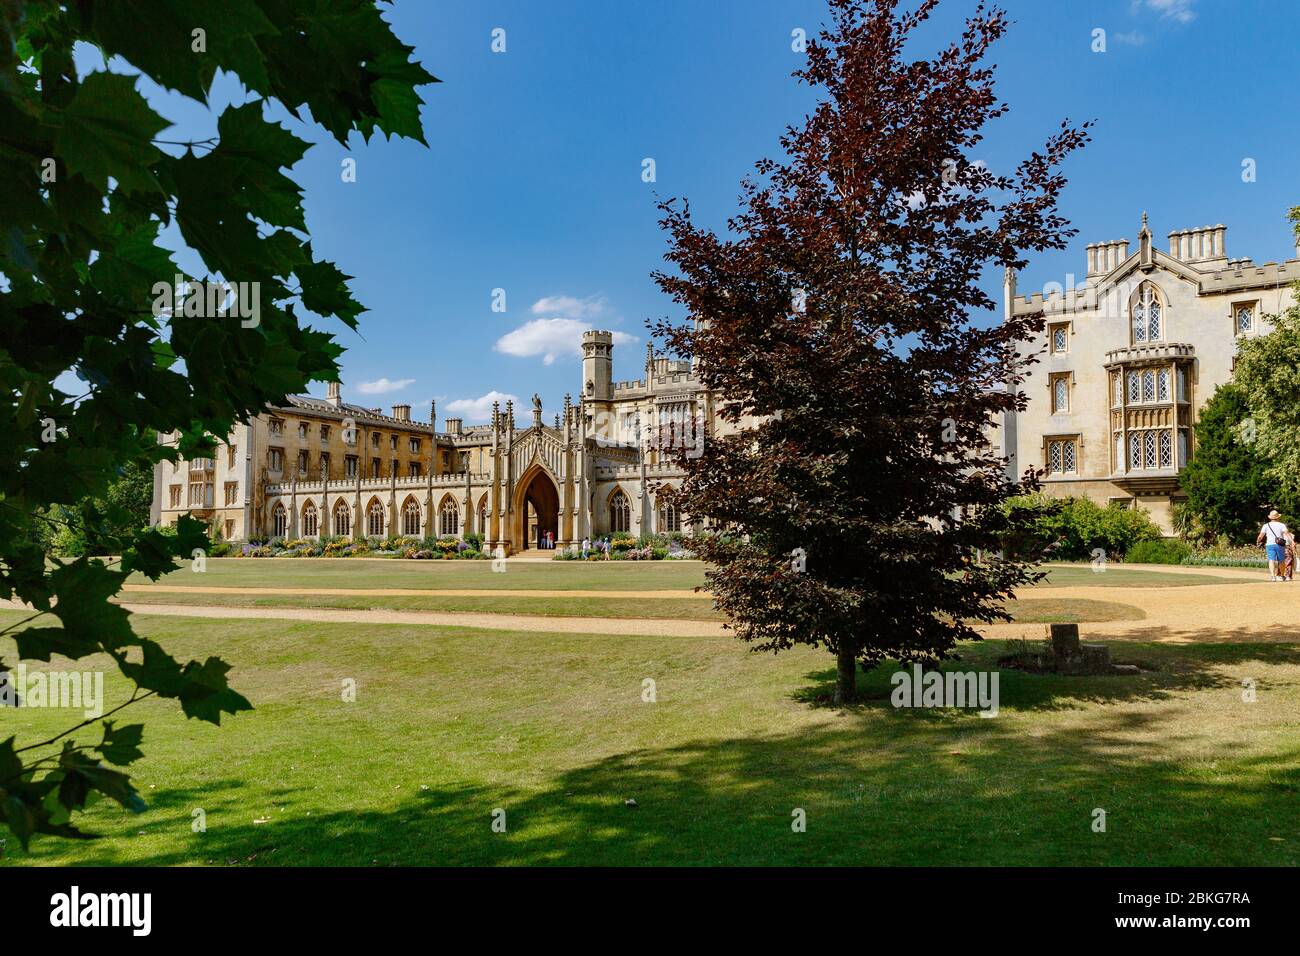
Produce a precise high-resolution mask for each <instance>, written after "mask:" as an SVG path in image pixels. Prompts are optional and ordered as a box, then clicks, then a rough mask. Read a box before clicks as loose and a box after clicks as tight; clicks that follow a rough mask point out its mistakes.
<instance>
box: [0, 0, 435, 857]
mask: <svg viewBox="0 0 1300 956" xmlns="http://www.w3.org/2000/svg"><path fill="white" fill-rule="evenodd" d="M78 43H84V44H90V45H92V46H93V47H96V48H98V50H100V51H101V52H102V53H103V54H104V56H105V58H106V60H107V61H108V67H109V70H108V71H105V70H100V71H95V72H90V73H88V74H86V75H84V76H78V74H77V70H76V68H75V66H74V62H73V47H74V44H78ZM411 53H412V49H411V48H410V47H407V46H405V45H403V44H402V43H401V42H399V41H398V40H397V38H396V37H394V36H393V34H392V31H391V30H390V28H389V26H388V25H387V23H385V21H384V20H383V19H382V17H381V16H380V12H379V9H378V8H377V6H376V4H375V3H374V2H371V0H315V2H312V3H292V2H286V0H169V2H143V0H119V2H108V0H79V2H76V3H59V2H55V0H28V2H5V3H0V197H2V199H0V274H2V276H3V279H4V281H3V282H0V390H2V391H3V394H4V395H5V396H7V398H6V401H5V402H4V407H3V410H2V412H0V414H3V416H4V420H3V423H2V425H0V431H2V433H3V434H4V436H5V441H4V442H3V443H0V597H3V598H15V597H16V598H19V599H21V600H23V601H25V602H27V603H28V604H30V605H31V606H32V608H33V613H30V614H28V615H26V616H24V617H23V618H22V619H21V620H20V621H17V622H14V623H11V624H9V625H8V626H7V627H5V628H4V629H3V630H0V634H8V635H9V636H10V637H11V638H12V640H13V642H14V645H15V647H16V653H17V655H18V658H19V659H23V660H30V661H49V660H50V659H51V657H52V656H53V655H56V654H58V655H62V656H64V657H67V658H71V659H73V660H80V659H83V658H87V657H89V656H91V655H106V656H107V658H108V659H109V660H110V661H111V662H112V664H113V665H115V666H116V667H117V669H118V670H119V671H121V673H122V674H123V675H124V676H125V677H126V679H127V680H128V681H129V682H130V683H131V684H132V685H134V690H133V692H132V694H131V696H130V698H129V699H128V701H127V702H126V704H129V703H131V702H134V701H136V700H139V699H141V698H143V697H149V696H154V695H156V696H159V697H163V698H169V699H173V700H175V701H176V702H177V703H178V704H179V705H180V707H181V709H182V711H183V712H184V713H185V714H186V715H187V716H189V717H194V718H198V719H201V720H206V721H211V722H213V723H218V722H220V718H221V716H222V715H223V714H233V713H236V712H238V711H241V710H245V709H247V708H248V707H249V703H248V701H246V700H245V699H244V698H243V697H242V696H241V695H239V694H238V693H236V692H235V691H234V690H232V689H231V687H230V686H229V684H228V682H227V671H228V670H229V666H228V665H227V664H226V663H225V662H224V661H222V660H221V659H219V658H217V657H209V658H208V659H206V660H204V661H186V662H181V661H179V660H177V659H175V658H173V657H172V656H171V655H170V654H169V653H167V651H166V650H165V649H164V648H163V647H161V646H160V645H158V644H157V643H156V642H154V641H152V640H150V639H148V638H145V637H141V636H140V635H138V634H136V633H135V632H134V630H133V629H132V627H131V623H130V620H129V617H128V614H127V612H126V611H125V610H124V609H122V608H121V607H120V606H118V605H115V604H112V603H110V600H109V599H110V598H111V597H112V596H113V595H114V594H116V593H117V592H118V590H119V589H120V588H121V586H122V584H123V582H124V580H125V579H126V577H127V576H128V575H129V574H131V573H132V572H137V571H138V572H142V573H144V574H146V575H148V576H150V577H152V578H157V577H158V576H159V575H161V574H163V573H165V572H166V571H168V570H170V569H171V568H172V567H173V566H174V558H175V557H176V556H185V555H188V554H189V553H190V552H191V550H192V549H194V548H197V547H203V546H205V545H206V543H207V541H206V537H205V535H204V534H203V529H202V526H201V525H200V524H199V523H198V522H197V521H194V520H192V519H188V518H187V519H182V520H181V522H180V523H179V525H178V527H177V529H176V532H175V533H174V534H164V533H162V532H160V531H159V530H157V529H150V530H144V529H134V530H132V531H131V532H130V533H129V534H127V535H124V536H122V538H121V540H116V541H114V544H115V545H116V546H115V547H114V548H113V550H114V551H115V553H117V554H119V555H120V558H119V559H118V560H116V561H113V562H107V561H100V560H97V559H93V558H90V557H87V556H84V555H83V556H81V557H76V558H72V559H59V558H56V559H54V560H52V561H51V562H50V563H49V564H47V562H46V555H45V553H44V551H43V548H42V545H41V534H40V533H39V532H37V531H35V530H34V528H33V524H34V523H35V522H39V521H43V520H46V519H48V517H49V515H50V514H51V513H52V512H53V511H54V510H55V509H57V508H70V507H72V506H74V505H76V504H77V503H78V502H82V501H84V500H85V499H88V498H89V499H92V500H98V501H101V502H105V508H104V509H103V510H102V515H103V516H106V517H108V518H110V519H111V518H112V516H113V515H114V514H116V513H117V512H118V511H120V510H121V508H120V507H119V506H121V505H122V504H124V503H123V502H120V501H119V502H116V503H115V504H114V503H113V495H114V492H112V491H110V489H111V488H112V486H113V482H114V481H115V480H118V479H120V478H121V477H122V476H123V474H124V473H125V471H126V470H127V469H131V468H138V469H140V471H141V472H145V473H147V472H148V471H149V470H150V469H152V467H153V465H154V464H155V463H157V462H158V461H160V460H172V461H175V460H178V456H179V457H182V458H194V457H209V456H211V455H212V454H213V453H214V449H215V442H214V439H213V438H212V437H211V436H214V435H216V436H225V435H227V434H229V432H230V429H231V426H232V425H233V424H234V423H235V422H236V421H239V420H241V419H245V418H247V417H248V416H251V415H254V414H256V413H257V412H259V411H260V410H261V409H262V408H264V407H265V406H266V405H267V403H271V402H278V401H282V400H283V398H284V396H285V395H286V394H289V393H293V392H299V391H302V390H304V389H305V388H306V387H307V385H308V384H309V383H310V382H311V381H313V380H323V379H330V378H332V377H334V376H335V375H336V374H337V368H338V367H337V361H336V360H337V357H338V356H339V354H340V353H341V351H342V349H341V347H340V346H339V345H338V344H337V343H336V342H335V341H334V339H333V336H331V335H329V334H326V333H324V332H320V331H316V330H314V329H312V328H310V327H309V326H308V325H307V324H306V316H305V315H304V316H303V318H302V319H300V312H301V313H311V314H314V315H316V316H320V317H335V318H338V319H340V320H342V321H343V322H344V323H346V324H347V325H348V326H349V327H354V328H355V325H356V321H357V316H358V315H359V314H360V313H361V312H362V311H363V310H362V307H361V305H360V304H359V303H358V302H357V301H356V300H355V299H354V298H353V297H352V294H351V292H350V291H349V289H348V286H347V279H348V276H346V275H344V273H343V272H342V271H340V269H339V268H338V267H337V266H336V265H335V264H333V263H332V262H329V261H326V260H323V259H318V258H317V257H316V255H315V254H314V253H313V250H312V245H311V241H310V237H309V236H308V235H307V233H306V223H305V221H304V218H303V209H302V202H301V199H302V191H301V189H300V188H299V186H298V185H297V184H296V183H295V182H294V181H293V179H291V178H290V177H289V176H288V175H287V174H286V173H285V170H286V169H288V168H290V167H292V166H293V165H294V164H295V163H296V162H297V161H298V160H299V159H300V158H301V157H302V155H303V153H304V152H305V151H306V149H307V148H308V146H309V145H310V144H309V143H308V142H307V141H305V140H304V139H302V138H300V137H299V136H298V135H296V134H295V133H294V132H292V131H290V130H289V129H287V128H285V127H283V126H281V125H279V124H277V123H275V122H271V121H268V120H267V119H266V117H265V114H266V109H267V103H269V102H273V101H274V102H278V103H279V104H280V105H281V106H283V107H284V108H285V109H286V110H287V111H288V112H289V113H290V114H291V115H293V116H295V117H299V116H301V115H303V113H304V111H309V112H310V116H311V118H312V119H313V120H314V121H315V122H316V123H319V124H320V125H321V126H323V127H324V128H325V129H326V130H327V131H328V132H329V133H330V134H331V135H332V136H333V137H334V138H335V139H336V140H337V141H338V142H340V143H342V144H344V145H347V143H348V140H349V137H350V136H351V134H352V133H354V132H355V133H359V134H360V136H361V138H362V139H365V140H368V139H369V137H370V136H371V135H373V134H374V133H376V132H379V133H383V134H384V135H386V136H394V135H395V136H404V137H410V138H413V139H416V140H418V141H420V142H421V143H423V142H424V138H423V134H422V131H421V125H420V115H419V108H420V105H421V99H420V97H419V95H418V94H417V93H416V89H415V88H416V87H417V86H420V85H422V84H425V83H429V82H433V81H434V78H433V77H432V76H430V75H429V74H428V73H427V72H425V70H424V69H423V68H422V67H421V66H420V65H419V64H418V63H417V62H415V61H413V60H412V59H411ZM218 69H220V70H223V71H225V72H226V73H228V74H231V75H233V76H236V77H238V79H239V80H240V81H242V83H243V84H244V86H245V87H246V88H247V90H249V91H250V92H251V94H252V97H251V98H250V100H249V101H248V102H246V103H244V104H242V105H239V106H232V107H229V108H227V109H225V110H224V111H223V112H222V113H221V114H220V116H219V117H218V118H217V124H216V125H217V135H216V136H214V137H212V138H210V139H207V140H204V141H202V142H187V143H176V142H173V141H169V140H165V139H162V138H160V134H161V133H162V132H163V131H164V130H165V129H167V127H168V126H169V125H171V124H170V123H169V121H168V120H167V119H166V118H164V117H163V116H162V115H160V114H159V113H158V112H157V111H156V110H155V109H154V107H153V106H152V105H151V104H150V103H149V102H147V101H146V100H145V98H144V97H143V96H142V95H141V93H140V92H139V89H138V87H139V84H140V77H141V76H146V77H148V78H150V79H151V80H153V81H154V82H155V83H157V84H159V85H160V86H162V87H164V88H166V89H168V90H171V91H175V92H177V93H179V94H183V95H184V96H187V97H190V98H193V99H195V100H199V101H204V100H205V99H206V97H207V94H208V91H209V89H210V87H211V84H212V81H213V77H214V75H215V74H216V71H217V70H218ZM169 226H175V227H176V228H177V229H178V231H179V235H180V237H181V238H182V239H183V240H184V242H185V243H186V244H187V245H188V246H189V248H190V249H192V250H193V251H194V252H195V253H197V255H198V257H199V258H200V259H201V260H202V262H203V264H204V267H205V269H206V272H205V273H204V274H203V275H201V276H186V279H193V280H196V281H198V282H203V283H205V285H203V286H198V287H195V288H197V289H198V292H201V293H203V294H198V293H196V292H195V288H191V289H190V290H189V293H190V294H187V295H185V296H184V301H183V303H181V305H180V307H177V308H171V306H173V305H176V302H175V300H176V298H177V297H176V296H175V295H172V294H160V292H159V286H160V285H161V287H162V288H163V289H164V290H165V289H167V288H168V287H169V286H171V284H172V282H173V277H174V276H176V275H177V274H182V270H181V269H179V268H177V267H176V264H175V263H174V261H173V259H172V256H171V253H170V252H169V251H168V249H167V248H165V247H164V246H163V245H162V244H161V243H160V242H159V234H160V231H161V230H163V229H164V228H166V227H169ZM218 281H220V282H222V283H229V284H231V285H233V286H235V287H236V288H238V289H239V290H240V299H239V301H238V304H237V307H236V308H233V309H224V308H219V307H216V306H219V305H221V304H222V303H221V302H218V301H217V300H218V299H219V298H222V297H223V296H224V294H225V293H226V289H225V288H224V287H223V286H218V285H216V284H215V283H216V282H218ZM214 290H215V291H216V295H213V296H212V297H211V298H209V297H208V293H210V292H212V291H214ZM247 313H252V314H254V315H255V320H250V318H249V314H247ZM68 372H74V373H75V377H76V378H77V379H78V380H79V381H80V383H81V385H80V387H79V388H78V389H77V391H78V392H80V394H69V393H68V392H65V391H64V390H63V389H61V388H59V387H58V386H56V384H55V381H56V379H58V380H60V381H63V380H66V379H61V378H60V377H61V376H64V375H65V373H68ZM154 432H158V433H163V434H169V435H175V436H176V437H177V444H176V446H175V447H169V446H165V445H160V444H158V443H157V442H156V441H155V439H154ZM110 504H112V505H113V506H112V507H110ZM126 504H127V510H129V503H126ZM84 531H85V534H86V538H87V541H86V544H87V551H88V552H89V553H96V552H97V551H98V550H99V549H100V547H101V546H102V545H103V543H104V541H103V538H104V537H106V536H109V537H111V536H116V535H117V529H116V525H115V523H114V522H113V521H111V520H109V521H107V522H101V521H99V520H98V517H96V518H95V519H94V520H91V521H90V522H88V523H87V524H86V525H85V526H84ZM46 621H48V622H49V623H45V622H46ZM5 670H8V667H6V666H5V664H4V663H3V662H0V671H5ZM126 704H123V705H122V706H126ZM117 710H120V707H119V708H115V709H114V710H111V711H109V713H107V714H106V715H105V717H112V716H113V715H114V714H115V713H116V711H117ZM92 729H93V728H89V727H87V726H86V725H84V724H81V725H77V726H75V727H72V728H69V729H68V730H67V731H65V732H64V733H62V734H59V735H57V736H55V737H52V738H50V739H48V740H39V741H32V742H23V743H22V744H21V745H20V744H19V742H18V741H17V739H16V737H9V738H8V739H6V740H2V741H0V819H3V821H4V822H5V824H7V826H8V827H9V828H10V829H11V830H12V831H13V832H14V833H15V834H16V835H17V837H18V839H19V841H20V842H21V843H22V844H23V845H24V846H26V845H27V843H28V841H29V840H30V838H31V837H32V835H33V834H35V833H49V834H59V835H62V836H70V837H72V836H84V835H85V834H83V833H82V832H81V831H80V830H78V828H77V827H76V825H75V823H74V821H73V814H74V813H75V812H77V811H79V810H80V809H82V808H83V807H84V806H85V805H86V802H87V800H88V799H90V798H91V797H93V796H94V795H95V794H96V793H100V794H105V795H107V796H109V797H111V798H112V799H114V800H116V801H117V802H118V803H120V804H122V805H123V806H126V807H129V808H130V809H132V810H140V809H142V807H143V803H142V801H141V799H140V797H139V795H138V794H137V793H136V792H135V790H134V788H133V787H132V786H131V783H130V780H129V778H128V776H127V774H126V773H124V772H123V771H122V770H120V769H115V768H117V767H122V766H124V765H126V764H129V763H130V762H131V761H133V760H135V759H136V758H138V757H139V756H140V753H141V751H140V743H141V740H142V735H143V727H142V726H141V725H139V724H136V725H131V726H121V725H119V724H115V723H113V722H112V721H111V720H106V721H104V723H103V725H102V737H100V738H99V739H98V740H96V739H95V738H94V737H86V734H88V733H90V731H91V730H92Z"/></svg>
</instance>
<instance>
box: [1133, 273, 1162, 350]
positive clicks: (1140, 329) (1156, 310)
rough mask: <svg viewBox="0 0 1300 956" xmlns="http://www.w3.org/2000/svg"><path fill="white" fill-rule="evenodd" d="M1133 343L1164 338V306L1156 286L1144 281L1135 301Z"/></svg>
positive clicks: (1158, 340) (1156, 340)
mask: <svg viewBox="0 0 1300 956" xmlns="http://www.w3.org/2000/svg"><path fill="white" fill-rule="evenodd" d="M1132 327H1133V343H1134V344H1135V345H1139V344H1141V343H1143V342H1160V341H1163V340H1164V306H1163V304H1162V303H1161V301H1160V296H1159V294H1157V292H1156V289H1155V286H1153V285H1152V284H1151V283H1149V282H1144V283H1142V287H1141V288H1140V289H1138V294H1137V298H1136V299H1135V300H1134V302H1133V326H1132Z"/></svg>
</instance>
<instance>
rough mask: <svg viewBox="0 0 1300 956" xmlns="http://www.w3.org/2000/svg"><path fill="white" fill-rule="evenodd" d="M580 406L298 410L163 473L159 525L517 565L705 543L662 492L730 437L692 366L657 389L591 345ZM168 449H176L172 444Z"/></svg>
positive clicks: (671, 366)
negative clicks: (708, 439)
mask: <svg viewBox="0 0 1300 956" xmlns="http://www.w3.org/2000/svg"><path fill="white" fill-rule="evenodd" d="M582 349H583V361H582V376H583V381H582V387H581V389H580V397H579V399H578V401H577V402H576V403H575V402H574V401H572V399H571V397H570V396H568V395H566V396H565V399H564V406H563V408H562V409H561V411H560V412H559V414H556V415H555V416H554V417H553V419H552V421H551V422H549V423H548V422H545V421H544V420H543V419H544V415H543V411H542V403H541V400H540V399H539V398H538V397H537V396H534V397H533V402H532V412H531V417H529V418H526V419H525V421H524V422H523V423H522V424H521V423H520V422H519V421H518V420H517V419H516V413H515V409H514V407H513V403H512V402H507V403H506V407H505V408H501V407H500V406H499V405H496V404H494V406H493V411H492V416H491V421H490V422H489V423H488V424H486V425H476V426H469V427H466V426H465V425H464V423H463V421H462V420H461V419H458V418H448V419H446V422H445V425H444V427H443V428H441V429H438V428H437V427H436V425H435V423H434V421H433V418H434V414H433V413H432V412H431V415H430V421H428V422H420V421H415V420H413V419H412V418H411V407H410V406H409V405H394V406H393V407H392V412H391V414H383V413H382V411H381V410H380V409H377V408H365V407H362V406H359V405H353V404H349V403H346V402H344V401H343V398H342V391H341V386H340V385H339V383H331V384H330V386H329V390H328V395H327V397H326V398H324V399H320V398H314V397H311V396H301V395H300V396H290V397H289V398H288V399H287V400H286V402H285V404H283V405H280V406H276V407H273V408H268V409H267V410H266V411H265V412H264V413H263V414H261V415H258V416H257V417H256V418H254V419H253V420H252V421H249V422H246V423H241V424H240V425H238V426H237V427H236V428H235V429H234V431H233V432H232V433H231V434H230V435H228V436H226V437H225V440H224V441H223V442H222V443H221V445H220V446H219V449H218V453H217V455H216V457H215V458H210V459H196V460H192V461H187V462H181V463H178V464H172V463H170V462H163V463H160V464H159V465H158V466H157V467H156V469H155V472H154V500H153V521H154V523H155V524H158V523H161V524H174V523H175V522H176V519H177V518H179V517H180V515H182V514H186V513H190V514H193V515H194V516H195V517H198V518H200V519H202V520H204V521H206V522H208V524H209V527H210V529H211V532H212V533H213V534H214V535H216V536H219V537H221V538H224V539H225V540H228V541H248V540H259V539H267V538H271V537H283V538H287V539H292V538H307V539H312V538H320V537H322V536H333V537H344V538H354V539H361V538H369V537H390V536H410V537H454V538H463V537H464V536H465V535H466V534H467V533H470V532H475V533H478V534H481V535H482V536H483V538H484V541H485V545H486V546H487V547H488V548H491V549H493V550H495V548H496V547H497V546H498V545H499V546H501V547H502V548H503V549H504V550H505V552H506V553H507V554H509V553H513V552H517V551H521V550H528V549H531V548H537V547H539V545H541V544H543V543H550V542H553V543H554V545H555V546H556V547H564V546H566V545H568V544H571V543H577V542H580V541H581V540H582V539H583V538H586V537H589V536H591V537H594V536H603V535H606V534H613V533H618V532H628V533H630V534H632V535H640V534H654V533H660V532H685V533H689V532H690V531H691V530H692V524H691V522H690V521H689V520H688V519H687V518H686V516H684V515H682V514H681V513H680V511H679V510H678V509H677V507H676V506H674V505H673V504H671V503H669V502H668V501H666V500H664V499H663V497H662V495H661V492H662V490H663V489H665V488H667V487H673V486H676V485H677V484H679V483H680V481H681V479H682V477H683V475H682V472H681V470H680V468H679V467H678V465H677V464H676V462H677V461H678V460H679V455H680V453H681V452H682V451H684V452H685V454H687V455H688V456H689V455H691V454H692V452H693V450H695V449H698V448H700V447H702V445H701V443H702V442H703V441H704V438H705V435H707V434H709V433H714V432H715V431H716V430H717V429H718V428H719V427H721V422H720V420H719V416H718V414H717V409H716V407H715V403H714V397H713V396H712V395H711V394H710V393H709V392H708V391H706V390H705V389H704V388H703V387H702V386H701V385H700V382H699V380H698V378H697V377H696V376H695V375H694V374H693V371H692V368H691V364H690V362H687V361H679V360H673V359H667V358H657V357H655V355H654V353H653V352H652V351H650V350H649V349H647V355H646V364H645V370H644V377H643V378H641V379H636V380H632V381H621V382H616V381H613V379H612V368H613V335H612V333H610V332H603V331H590V332H586V333H584V335H583V341H582ZM163 440H164V441H166V440H168V439H167V438H166V437H164V439H163Z"/></svg>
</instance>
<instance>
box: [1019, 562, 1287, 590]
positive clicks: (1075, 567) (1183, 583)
mask: <svg viewBox="0 0 1300 956" xmlns="http://www.w3.org/2000/svg"><path fill="white" fill-rule="evenodd" d="M1254 580H1257V581H1262V582H1264V583H1267V582H1268V575H1267V574H1261V575H1258V576H1257V578H1255V579H1254ZM1251 581H1252V579H1251V578H1248V577H1246V576H1244V575H1236V576H1234V575H1230V574H1201V573H1199V571H1197V572H1189V571H1178V570H1169V571H1151V570H1148V569H1146V568H1126V567H1123V566H1117V565H1114V564H1110V565H1107V566H1106V570H1105V571H1102V572H1096V571H1094V570H1093V569H1092V567H1091V566H1090V565H1087V564H1055V565H1052V566H1051V567H1050V568H1049V569H1048V572H1047V578H1046V579H1045V580H1044V581H1042V582H1041V583H1040V584H1039V585H1038V587H1040V588H1062V587H1064V588H1080V587H1082V588H1186V587H1197V586H1198V585H1206V584H1249V583H1251Z"/></svg>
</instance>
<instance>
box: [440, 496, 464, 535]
mask: <svg viewBox="0 0 1300 956" xmlns="http://www.w3.org/2000/svg"><path fill="white" fill-rule="evenodd" d="M438 533H439V534H440V535H444V536H449V535H455V534H459V533H460V509H459V508H457V507H456V502H454V501H453V500H452V499H450V498H447V499H445V500H444V501H443V503H442V508H441V509H440V510H439V512H438Z"/></svg>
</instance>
